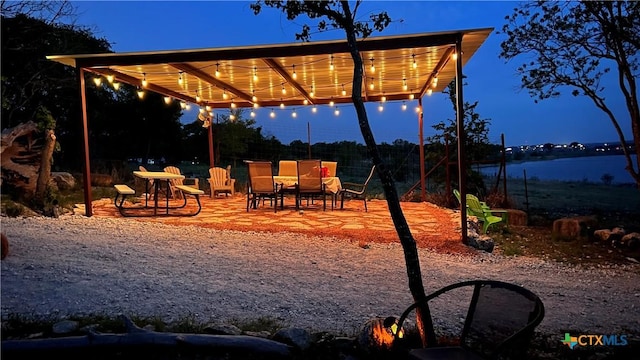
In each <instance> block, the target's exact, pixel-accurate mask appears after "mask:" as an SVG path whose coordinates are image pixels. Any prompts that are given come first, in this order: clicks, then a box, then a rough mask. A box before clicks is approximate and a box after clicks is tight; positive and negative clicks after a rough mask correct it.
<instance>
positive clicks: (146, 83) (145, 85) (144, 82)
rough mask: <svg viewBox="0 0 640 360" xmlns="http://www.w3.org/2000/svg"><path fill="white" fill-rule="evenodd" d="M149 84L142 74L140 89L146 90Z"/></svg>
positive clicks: (145, 75) (145, 76)
mask: <svg viewBox="0 0 640 360" xmlns="http://www.w3.org/2000/svg"><path fill="white" fill-rule="evenodd" d="M148 84H149V83H148V82H147V74H146V73H142V87H143V88H146V87H147V85H148Z"/></svg>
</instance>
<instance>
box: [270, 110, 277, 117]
mask: <svg viewBox="0 0 640 360" xmlns="http://www.w3.org/2000/svg"><path fill="white" fill-rule="evenodd" d="M269 117H271V118H272V119H273V118H275V117H276V112H275V111H273V109H271V113H270V114H269Z"/></svg>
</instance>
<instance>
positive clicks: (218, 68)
mask: <svg viewBox="0 0 640 360" xmlns="http://www.w3.org/2000/svg"><path fill="white" fill-rule="evenodd" d="M215 75H216V77H220V63H216V74H215Z"/></svg>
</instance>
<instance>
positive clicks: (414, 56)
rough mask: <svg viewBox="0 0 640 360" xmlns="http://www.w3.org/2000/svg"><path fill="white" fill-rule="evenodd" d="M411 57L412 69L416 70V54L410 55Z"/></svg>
mask: <svg viewBox="0 0 640 360" xmlns="http://www.w3.org/2000/svg"><path fill="white" fill-rule="evenodd" d="M411 57H412V58H413V68H414V69H415V68H417V67H418V63H416V54H411Z"/></svg>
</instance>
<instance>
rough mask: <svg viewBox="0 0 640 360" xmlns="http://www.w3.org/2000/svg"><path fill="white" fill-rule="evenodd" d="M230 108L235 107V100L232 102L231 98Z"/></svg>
mask: <svg viewBox="0 0 640 360" xmlns="http://www.w3.org/2000/svg"><path fill="white" fill-rule="evenodd" d="M231 108H232V109H235V108H236V103H235V102H233V100H231Z"/></svg>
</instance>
